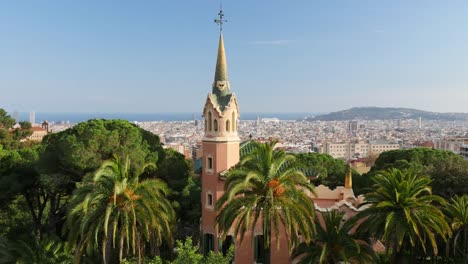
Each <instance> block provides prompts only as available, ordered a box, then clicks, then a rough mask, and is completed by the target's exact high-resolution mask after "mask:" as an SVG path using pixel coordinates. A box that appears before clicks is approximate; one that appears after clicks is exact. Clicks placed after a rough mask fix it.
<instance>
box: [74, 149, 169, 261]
mask: <svg viewBox="0 0 468 264" xmlns="http://www.w3.org/2000/svg"><path fill="white" fill-rule="evenodd" d="M151 166H153V167H154V166H155V165H154V164H151V163H149V164H148V166H143V167H141V168H140V170H138V171H132V170H131V169H130V167H131V163H130V159H129V158H127V159H125V162H121V159H120V158H119V157H117V156H115V159H114V160H113V161H107V162H104V163H103V164H102V166H101V168H99V169H98V170H97V171H96V173H95V174H94V175H92V177H89V179H85V180H84V181H83V182H82V183H81V184H80V185H79V186H78V188H77V189H76V190H75V192H74V194H73V197H72V200H71V202H70V206H69V213H68V215H67V227H68V230H69V241H70V242H72V243H73V245H74V246H75V261H76V262H79V259H80V257H81V255H82V254H83V251H85V250H84V249H85V248H86V249H87V250H86V251H87V252H88V254H92V252H93V250H95V249H96V248H97V247H98V246H100V247H102V249H101V251H102V255H103V258H102V259H103V263H110V260H109V259H110V247H111V245H112V246H113V247H118V249H119V262H121V261H122V259H123V255H124V249H125V250H126V252H131V253H132V254H133V255H135V254H137V255H138V257H139V258H140V257H141V252H142V244H143V243H144V242H145V241H146V242H149V241H150V239H151V240H153V241H154V242H155V243H156V245H158V246H159V245H161V243H162V241H163V240H165V241H171V238H172V235H171V234H172V230H171V229H172V223H174V217H175V216H174V211H173V209H172V206H171V204H170V202H169V201H168V200H167V198H166V197H167V195H168V193H169V189H168V188H167V185H166V184H165V183H164V182H163V181H162V180H160V179H147V180H143V181H140V179H139V176H140V175H141V174H142V172H143V171H144V170H145V169H146V168H147V167H151ZM116 240H117V241H118V242H117V243H116Z"/></svg>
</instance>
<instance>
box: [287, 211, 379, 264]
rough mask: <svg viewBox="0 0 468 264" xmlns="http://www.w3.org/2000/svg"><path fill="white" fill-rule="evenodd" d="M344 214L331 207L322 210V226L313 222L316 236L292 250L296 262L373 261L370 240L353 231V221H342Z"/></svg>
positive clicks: (318, 222) (300, 263)
mask: <svg viewBox="0 0 468 264" xmlns="http://www.w3.org/2000/svg"><path fill="white" fill-rule="evenodd" d="M343 216H344V213H343V212H339V211H338V210H332V211H329V212H325V213H322V217H323V222H324V223H323V225H322V224H321V223H320V221H318V220H317V221H316V222H315V223H316V224H315V225H316V229H317V235H316V236H315V237H314V239H313V240H312V241H311V242H310V243H301V244H299V246H298V247H296V248H295V249H294V253H293V256H292V257H293V258H294V259H298V260H299V262H297V263H298V264H309V263H320V264H322V263H324V264H328V263H330V264H334V263H343V262H344V263H375V255H374V251H373V249H372V247H371V246H369V241H365V240H362V239H359V238H358V237H357V236H356V235H355V234H351V233H352V229H353V228H354V226H355V225H356V222H355V221H352V220H349V221H345V219H343Z"/></svg>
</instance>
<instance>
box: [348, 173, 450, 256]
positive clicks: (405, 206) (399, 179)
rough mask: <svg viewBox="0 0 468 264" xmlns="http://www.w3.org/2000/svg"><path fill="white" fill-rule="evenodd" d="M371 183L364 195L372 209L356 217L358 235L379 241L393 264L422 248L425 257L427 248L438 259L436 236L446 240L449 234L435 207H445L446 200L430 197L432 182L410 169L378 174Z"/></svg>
mask: <svg viewBox="0 0 468 264" xmlns="http://www.w3.org/2000/svg"><path fill="white" fill-rule="evenodd" d="M373 181H374V183H375V185H374V186H373V189H372V191H371V192H369V193H367V194H365V197H366V204H369V205H371V207H370V208H367V209H366V210H364V211H362V212H359V213H358V215H357V218H363V219H364V221H363V222H362V224H361V225H360V226H359V228H358V231H366V232H367V233H368V234H369V235H371V236H373V237H375V238H376V239H380V240H381V241H382V242H383V243H384V245H385V246H386V248H387V250H391V252H392V256H393V260H392V261H393V263H400V262H401V261H402V257H404V255H405V254H407V252H406V250H409V251H415V250H417V249H418V248H422V249H423V251H424V252H425V253H427V252H428V251H427V248H426V247H427V245H428V244H429V245H430V247H431V248H432V249H433V252H434V254H435V255H437V252H438V247H437V239H436V236H439V237H441V238H442V239H443V240H446V239H447V237H449V236H450V234H451V231H450V227H449V225H448V223H447V221H446V219H445V216H444V214H443V213H442V212H441V210H440V209H439V208H438V207H436V204H439V205H444V204H445V200H444V199H443V198H441V197H440V196H437V195H433V194H432V192H431V188H430V186H429V184H430V183H431V179H430V178H429V177H427V176H423V175H418V174H417V173H415V172H414V170H412V169H410V170H398V169H394V168H393V169H389V170H387V171H381V172H379V173H378V174H377V175H375V176H374V177H373Z"/></svg>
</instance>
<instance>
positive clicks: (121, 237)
mask: <svg viewBox="0 0 468 264" xmlns="http://www.w3.org/2000/svg"><path fill="white" fill-rule="evenodd" d="M123 247H124V236H123V234H121V235H120V242H119V263H122V259H123Z"/></svg>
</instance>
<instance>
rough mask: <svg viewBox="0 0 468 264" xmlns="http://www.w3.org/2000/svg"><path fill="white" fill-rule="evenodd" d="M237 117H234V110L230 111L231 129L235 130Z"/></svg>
mask: <svg viewBox="0 0 468 264" xmlns="http://www.w3.org/2000/svg"><path fill="white" fill-rule="evenodd" d="M236 126H237V119H236V112H232V131H236V129H237V127H236Z"/></svg>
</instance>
